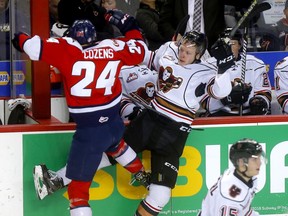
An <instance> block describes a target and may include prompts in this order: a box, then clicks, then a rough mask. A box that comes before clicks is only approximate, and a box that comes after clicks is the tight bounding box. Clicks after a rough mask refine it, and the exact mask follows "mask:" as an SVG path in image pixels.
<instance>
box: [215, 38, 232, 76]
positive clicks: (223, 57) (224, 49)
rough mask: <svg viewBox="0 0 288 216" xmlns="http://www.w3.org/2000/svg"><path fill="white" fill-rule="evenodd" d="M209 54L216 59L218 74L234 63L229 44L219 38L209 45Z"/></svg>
mask: <svg viewBox="0 0 288 216" xmlns="http://www.w3.org/2000/svg"><path fill="white" fill-rule="evenodd" d="M211 55H212V56H213V57H214V58H216V59H217V66H218V74H223V73H224V72H225V71H226V70H227V69H228V68H230V67H231V66H232V65H234V64H235V62H234V56H233V53H232V50H231V46H230V45H229V44H227V43H226V42H225V41H224V39H222V38H219V39H218V40H217V41H216V42H215V43H214V44H213V45H212V47H211Z"/></svg>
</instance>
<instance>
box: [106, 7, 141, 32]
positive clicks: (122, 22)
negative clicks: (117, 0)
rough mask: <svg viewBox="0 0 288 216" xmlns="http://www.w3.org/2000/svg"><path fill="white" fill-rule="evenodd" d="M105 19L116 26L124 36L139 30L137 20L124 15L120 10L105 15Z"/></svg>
mask: <svg viewBox="0 0 288 216" xmlns="http://www.w3.org/2000/svg"><path fill="white" fill-rule="evenodd" d="M105 19H106V20H107V21H108V22H109V23H111V24H112V25H115V26H116V27H117V28H118V29H119V30H120V32H121V33H122V34H123V35H125V33H126V32H128V31H130V30H133V29H137V30H138V29H139V28H138V26H137V24H136V20H135V18H134V17H132V16H130V15H129V14H124V13H123V12H122V11H120V10H109V11H108V12H107V13H106V14H105Z"/></svg>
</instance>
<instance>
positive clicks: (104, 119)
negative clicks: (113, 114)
mask: <svg viewBox="0 0 288 216" xmlns="http://www.w3.org/2000/svg"><path fill="white" fill-rule="evenodd" d="M108 120H109V117H104V116H101V117H100V118H99V122H100V123H104V122H107V121H108Z"/></svg>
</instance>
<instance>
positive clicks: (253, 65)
mask: <svg viewBox="0 0 288 216" xmlns="http://www.w3.org/2000/svg"><path fill="white" fill-rule="evenodd" d="M207 62H209V63H211V64H213V65H216V59H215V58H210V59H208V60H207ZM241 70H242V61H241V59H239V60H238V61H236V62H235V66H233V68H232V70H229V73H230V76H231V82H233V83H237V82H240V81H241ZM245 83H247V84H251V86H252V91H251V92H250V95H249V97H248V100H247V101H246V102H245V103H244V104H243V114H246V113H249V112H250V109H249V100H250V99H251V98H252V97H254V96H256V97H261V98H263V99H265V101H266V103H267V105H268V107H270V103H271V84H270V81H269V77H268V73H267V70H266V65H265V64H264V62H263V61H262V60H260V59H258V58H256V57H255V56H253V55H249V54H248V55H247V56H246V71H245ZM207 110H208V111H209V112H210V113H212V114H213V113H215V112H217V111H219V110H223V111H225V112H227V113H231V114H238V113H239V107H236V106H234V105H226V106H224V105H223V104H222V103H221V101H219V100H215V99H213V98H210V99H209V101H208V103H207Z"/></svg>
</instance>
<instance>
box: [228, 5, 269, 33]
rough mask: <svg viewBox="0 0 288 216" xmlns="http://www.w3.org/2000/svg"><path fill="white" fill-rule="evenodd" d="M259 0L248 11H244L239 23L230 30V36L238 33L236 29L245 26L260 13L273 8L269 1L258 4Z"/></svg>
mask: <svg viewBox="0 0 288 216" xmlns="http://www.w3.org/2000/svg"><path fill="white" fill-rule="evenodd" d="M257 3H258V0H254V1H253V2H252V4H251V5H250V7H249V8H248V9H247V11H246V12H245V13H244V15H243V16H242V17H241V19H240V20H239V21H238V22H237V24H236V25H235V26H234V27H233V28H232V30H231V32H230V35H229V36H230V37H233V36H234V35H235V33H236V31H237V30H238V29H240V28H242V27H243V26H246V25H247V23H248V22H249V21H250V20H251V19H252V18H253V17H255V16H256V15H258V14H259V13H261V12H263V11H266V10H269V9H270V8H271V5H270V4H269V3H268V2H263V3H260V4H257Z"/></svg>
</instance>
